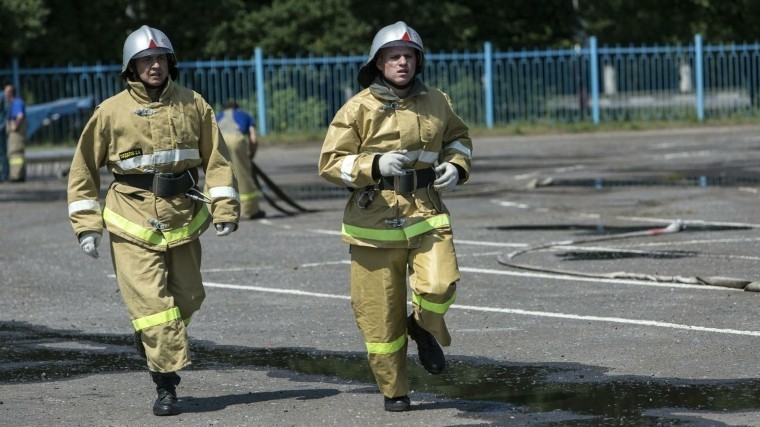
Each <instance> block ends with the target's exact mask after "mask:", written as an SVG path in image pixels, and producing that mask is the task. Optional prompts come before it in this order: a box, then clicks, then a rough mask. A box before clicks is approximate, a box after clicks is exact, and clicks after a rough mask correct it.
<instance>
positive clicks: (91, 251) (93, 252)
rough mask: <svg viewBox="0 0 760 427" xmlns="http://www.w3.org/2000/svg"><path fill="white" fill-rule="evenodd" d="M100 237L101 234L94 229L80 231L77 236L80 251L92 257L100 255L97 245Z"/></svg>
mask: <svg viewBox="0 0 760 427" xmlns="http://www.w3.org/2000/svg"><path fill="white" fill-rule="evenodd" d="M101 237H102V236H101V234H100V233H97V232H95V231H85V232H84V233H82V235H81V236H79V247H80V248H82V252H84V253H86V254H87V255H89V256H91V257H93V258H98V257H100V254H99V253H98V246H100V238H101Z"/></svg>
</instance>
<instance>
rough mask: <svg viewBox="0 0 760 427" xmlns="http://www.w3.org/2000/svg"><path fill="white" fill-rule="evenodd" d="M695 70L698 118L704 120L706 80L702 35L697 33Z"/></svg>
mask: <svg viewBox="0 0 760 427" xmlns="http://www.w3.org/2000/svg"><path fill="white" fill-rule="evenodd" d="M694 71H695V73H694V74H695V76H696V82H695V83H694V84H695V85H696V90H697V105H696V107H697V120H699V121H700V122H702V120H704V118H705V87H704V86H705V84H704V83H705V82H704V76H703V75H702V72H703V70H702V35H701V34H697V35H695V36H694Z"/></svg>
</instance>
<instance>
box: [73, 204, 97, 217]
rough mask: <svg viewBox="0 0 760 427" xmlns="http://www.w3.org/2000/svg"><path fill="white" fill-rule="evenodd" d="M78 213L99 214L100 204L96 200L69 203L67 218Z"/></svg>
mask: <svg viewBox="0 0 760 427" xmlns="http://www.w3.org/2000/svg"><path fill="white" fill-rule="evenodd" d="M79 211H96V212H100V202H98V201H97V200H77V201H76V202H71V203H69V216H71V215H72V214H74V213H77V212H79Z"/></svg>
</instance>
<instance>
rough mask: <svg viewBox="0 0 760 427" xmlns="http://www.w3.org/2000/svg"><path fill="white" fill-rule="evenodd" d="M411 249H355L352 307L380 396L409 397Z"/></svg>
mask: <svg viewBox="0 0 760 427" xmlns="http://www.w3.org/2000/svg"><path fill="white" fill-rule="evenodd" d="M407 253H408V250H407V249H375V248H367V247H361V246H351V307H352V308H353V310H354V317H355V319H356V324H357V325H358V326H359V330H360V331H361V333H362V335H363V336H364V341H365V343H366V344H367V358H368V360H369V365H370V368H372V373H373V374H374V376H375V381H376V382H377V385H378V387H379V388H380V392H381V393H383V395H385V396H387V397H399V396H405V395H407V394H409V385H408V379H407V373H406V349H407V338H406V312H407V308H406V257H407Z"/></svg>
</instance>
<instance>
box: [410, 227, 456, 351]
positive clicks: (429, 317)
mask: <svg viewBox="0 0 760 427" xmlns="http://www.w3.org/2000/svg"><path fill="white" fill-rule="evenodd" d="M459 278H460V276H459V268H458V266H457V256H456V252H455V251H454V239H453V235H452V234H451V229H445V230H435V231H433V232H432V233H428V234H426V235H424V236H422V240H421V242H420V246H419V247H417V248H415V249H410V252H409V285H410V287H411V288H412V307H413V308H414V312H415V318H416V320H417V323H418V324H419V325H420V326H421V327H422V328H423V329H425V330H426V331H428V332H430V333H431V334H433V336H434V337H435V339H436V340H437V341H438V343H439V344H441V345H442V346H448V345H450V344H451V335H449V330H448V328H447V327H446V321H445V320H444V318H443V316H444V314H446V311H448V309H449V306H451V304H453V303H454V300H455V299H456V289H457V288H456V282H457V281H458V280H459Z"/></svg>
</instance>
